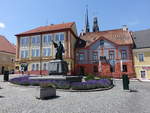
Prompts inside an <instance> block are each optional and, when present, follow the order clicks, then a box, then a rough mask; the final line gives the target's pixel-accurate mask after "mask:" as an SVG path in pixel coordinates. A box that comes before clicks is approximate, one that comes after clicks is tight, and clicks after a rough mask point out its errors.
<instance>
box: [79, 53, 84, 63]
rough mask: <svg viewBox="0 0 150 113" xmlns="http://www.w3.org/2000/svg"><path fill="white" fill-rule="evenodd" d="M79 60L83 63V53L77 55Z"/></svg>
mask: <svg viewBox="0 0 150 113" xmlns="http://www.w3.org/2000/svg"><path fill="white" fill-rule="evenodd" d="M79 60H80V61H83V60H84V54H83V53H80V54H79Z"/></svg>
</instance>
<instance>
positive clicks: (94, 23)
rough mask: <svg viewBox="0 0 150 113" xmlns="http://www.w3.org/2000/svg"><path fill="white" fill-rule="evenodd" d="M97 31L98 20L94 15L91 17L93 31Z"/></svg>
mask: <svg viewBox="0 0 150 113" xmlns="http://www.w3.org/2000/svg"><path fill="white" fill-rule="evenodd" d="M98 31H99V26H98V20H97V17H94V19H93V32H98Z"/></svg>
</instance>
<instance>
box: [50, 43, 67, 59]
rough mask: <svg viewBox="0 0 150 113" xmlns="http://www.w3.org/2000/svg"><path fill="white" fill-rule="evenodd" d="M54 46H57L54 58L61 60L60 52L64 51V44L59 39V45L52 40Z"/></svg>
mask: <svg viewBox="0 0 150 113" xmlns="http://www.w3.org/2000/svg"><path fill="white" fill-rule="evenodd" d="M53 44H54V47H55V48H57V52H56V55H55V59H59V60H63V56H62V54H63V53H64V52H65V50H64V46H63V45H62V43H61V41H59V45H58V44H57V43H55V42H54V41H53Z"/></svg>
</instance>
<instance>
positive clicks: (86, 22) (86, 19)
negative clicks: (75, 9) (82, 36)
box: [84, 6, 90, 33]
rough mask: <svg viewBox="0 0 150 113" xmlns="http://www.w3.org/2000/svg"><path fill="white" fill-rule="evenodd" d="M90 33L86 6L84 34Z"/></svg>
mask: <svg viewBox="0 0 150 113" xmlns="http://www.w3.org/2000/svg"><path fill="white" fill-rule="evenodd" d="M87 32H90V26H89V17H88V6H86V13H85V26H84V33H87Z"/></svg>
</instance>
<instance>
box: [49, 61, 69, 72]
mask: <svg viewBox="0 0 150 113" xmlns="http://www.w3.org/2000/svg"><path fill="white" fill-rule="evenodd" d="M48 72H49V75H67V73H68V64H67V62H66V61H64V60H52V61H50V62H49V64H48Z"/></svg>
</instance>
